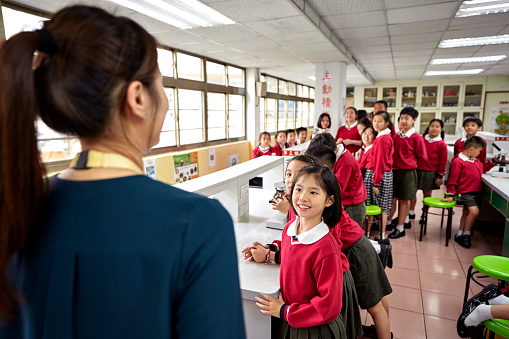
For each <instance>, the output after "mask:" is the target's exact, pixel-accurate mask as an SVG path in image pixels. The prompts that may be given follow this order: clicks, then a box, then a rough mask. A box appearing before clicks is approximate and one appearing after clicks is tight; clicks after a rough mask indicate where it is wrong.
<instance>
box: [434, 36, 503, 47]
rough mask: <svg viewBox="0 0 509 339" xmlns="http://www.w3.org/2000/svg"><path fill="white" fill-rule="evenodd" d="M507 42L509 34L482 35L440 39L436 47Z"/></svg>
mask: <svg viewBox="0 0 509 339" xmlns="http://www.w3.org/2000/svg"><path fill="white" fill-rule="evenodd" d="M507 43H509V34H504V35H494V36H484V37H479V38H461V39H447V40H442V41H440V44H439V45H438V48H452V47H466V46H480V45H495V44H507Z"/></svg>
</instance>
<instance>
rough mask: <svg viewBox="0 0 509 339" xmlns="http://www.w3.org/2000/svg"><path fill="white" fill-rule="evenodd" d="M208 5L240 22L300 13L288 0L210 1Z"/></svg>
mask: <svg viewBox="0 0 509 339" xmlns="http://www.w3.org/2000/svg"><path fill="white" fill-rule="evenodd" d="M208 5H209V6H210V7H212V8H214V9H215V10H217V11H219V12H221V13H223V14H224V15H226V16H227V17H229V18H230V19H232V20H234V21H237V22H241V23H242V22H249V21H261V20H262V21H263V20H268V19H275V18H283V17H292V16H297V15H300V13H299V11H298V10H297V9H296V8H295V7H294V6H293V5H292V4H291V3H290V2H289V1H281V0H277V1H274V0H231V1H221V2H212V3H209V4H208Z"/></svg>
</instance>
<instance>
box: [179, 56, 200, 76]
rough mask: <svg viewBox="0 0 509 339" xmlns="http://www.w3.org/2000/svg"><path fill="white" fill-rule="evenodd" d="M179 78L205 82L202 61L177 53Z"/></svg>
mask: <svg viewBox="0 0 509 339" xmlns="http://www.w3.org/2000/svg"><path fill="white" fill-rule="evenodd" d="M177 76H178V77H179V78H181V79H189V80H196V81H203V66H202V59H200V58H197V57H194V56H191V55H187V54H183V53H178V52H177Z"/></svg>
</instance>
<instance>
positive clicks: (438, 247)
mask: <svg viewBox="0 0 509 339" xmlns="http://www.w3.org/2000/svg"><path fill="white" fill-rule="evenodd" d="M439 194H441V193H438V192H437V193H436V194H434V196H439ZM417 201H418V203H417V206H416V218H415V220H414V221H412V228H411V229H409V230H406V236H405V237H402V238H399V239H394V240H392V239H391V245H392V252H393V259H394V266H393V268H392V269H390V268H386V270H385V271H386V273H387V275H388V277H389V280H390V282H391V285H392V288H393V293H392V294H391V295H389V304H390V319H391V329H392V332H393V334H394V338H399V339H408V338H412V339H420V338H427V339H449V338H459V336H458V335H457V333H456V321H457V319H458V316H459V315H460V313H461V311H462V305H463V294H464V290H465V282H466V273H467V271H468V268H469V266H470V264H471V262H472V259H473V258H474V257H476V256H478V255H482V254H494V255H501V252H502V240H503V239H502V237H501V236H500V234H494V233H486V232H484V233H483V232H482V231H481V230H479V229H476V231H475V233H474V236H473V237H472V247H471V248H470V249H466V248H463V247H461V246H459V245H458V244H457V243H456V242H455V241H454V240H452V239H451V241H449V246H448V247H445V225H444V227H443V228H440V217H439V216H431V215H430V216H429V221H428V229H427V234H426V235H425V236H423V240H422V242H419V231H420V225H419V218H420V216H421V208H422V202H420V201H422V195H420V193H418V197H417ZM454 211H455V213H456V214H455V215H454V216H453V222H452V234H453V237H454V234H456V233H457V230H458V226H459V221H460V216H461V209H460V207H457V208H455V209H454ZM445 220H447V219H445ZM444 224H445V221H444ZM501 232H503V231H501ZM377 233H378V232H377V231H374V232H372V234H371V238H374V236H376V235H378V234H377ZM484 281H486V283H487V284H488V283H491V282H495V283H496V281H495V279H491V278H487V279H484ZM481 289H482V288H481V287H479V286H478V285H476V284H475V283H472V284H471V293H474V294H475V293H477V292H479V291H480V290H481ZM472 295H473V294H471V296H472ZM361 315H362V319H363V321H364V322H365V325H371V324H372V323H373V322H372V320H371V316H369V315H368V314H367V312H366V311H362V313H361Z"/></svg>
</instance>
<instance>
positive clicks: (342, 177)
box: [332, 145, 367, 226]
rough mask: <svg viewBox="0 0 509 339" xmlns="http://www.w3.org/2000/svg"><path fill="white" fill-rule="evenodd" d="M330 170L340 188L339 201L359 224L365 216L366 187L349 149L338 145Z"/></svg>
mask: <svg viewBox="0 0 509 339" xmlns="http://www.w3.org/2000/svg"><path fill="white" fill-rule="evenodd" d="M332 171H333V172H334V174H335V175H336V178H337V179H338V183H339V187H340V188H341V202H342V203H343V206H344V207H345V210H346V212H347V213H348V215H350V217H351V218H352V219H353V220H355V221H356V222H357V224H359V226H361V225H362V224H363V222H364V218H365V217H366V204H365V201H366V197H367V195H366V187H365V186H364V185H363V178H362V173H361V170H360V168H359V164H358V163H357V161H356V160H355V158H354V157H353V155H352V154H351V153H350V151H349V150H348V149H347V148H346V147H344V145H340V147H339V149H338V152H337V159H336V163H335V164H334V167H333V168H332Z"/></svg>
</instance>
